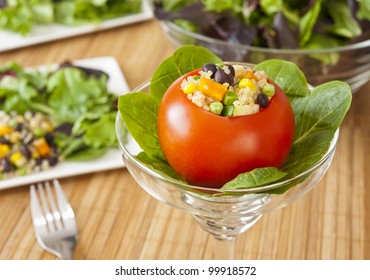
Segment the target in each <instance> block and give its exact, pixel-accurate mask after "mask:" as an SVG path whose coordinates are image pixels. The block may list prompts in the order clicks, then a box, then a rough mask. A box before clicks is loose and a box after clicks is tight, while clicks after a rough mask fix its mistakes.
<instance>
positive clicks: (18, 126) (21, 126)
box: [14, 122, 23, 131]
mask: <svg viewBox="0 0 370 280" xmlns="http://www.w3.org/2000/svg"><path fill="white" fill-rule="evenodd" d="M22 129H23V123H19V122H17V124H16V125H15V128H14V130H16V131H22Z"/></svg>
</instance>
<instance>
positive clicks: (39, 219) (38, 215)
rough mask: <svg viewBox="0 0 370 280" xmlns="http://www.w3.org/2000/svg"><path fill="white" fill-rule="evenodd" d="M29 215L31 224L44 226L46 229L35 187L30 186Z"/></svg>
mask: <svg viewBox="0 0 370 280" xmlns="http://www.w3.org/2000/svg"><path fill="white" fill-rule="evenodd" d="M31 213H32V217H33V223H34V224H35V225H38V226H45V229H46V219H45V217H44V212H43V211H42V209H41V206H40V203H39V199H38V198H37V194H36V187H35V185H31Z"/></svg>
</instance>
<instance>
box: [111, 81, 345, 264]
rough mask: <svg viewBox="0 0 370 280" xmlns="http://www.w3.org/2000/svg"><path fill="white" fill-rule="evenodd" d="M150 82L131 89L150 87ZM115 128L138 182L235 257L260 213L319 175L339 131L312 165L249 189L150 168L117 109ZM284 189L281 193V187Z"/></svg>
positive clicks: (219, 253)
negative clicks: (197, 182)
mask: <svg viewBox="0 0 370 280" xmlns="http://www.w3.org/2000/svg"><path fill="white" fill-rule="evenodd" d="M149 86H150V82H146V83H144V84H142V85H141V86H139V87H138V88H137V89H135V91H138V92H149ZM116 133H117V137H118V141H119V148H120V150H121V152H122V158H123V160H124V162H125V165H126V167H127V169H128V170H129V172H130V173H131V175H132V176H133V177H134V179H135V180H136V181H137V183H138V184H139V185H140V186H141V187H142V188H143V189H144V190H145V191H146V192H148V193H149V194H150V195H152V196H153V197H154V198H156V199H158V200H159V201H162V202H164V203H166V204H168V205H171V206H173V207H175V208H177V209H180V210H182V211H185V212H187V213H189V214H190V215H191V216H192V217H193V218H194V219H195V221H196V222H197V223H198V224H199V225H200V226H201V227H202V228H203V229H204V230H206V231H207V232H209V233H210V234H212V235H213V236H214V240H215V244H214V258H215V259H233V258H234V243H235V238H236V237H237V236H238V235H240V234H242V233H243V232H246V231H247V230H248V229H249V228H251V227H252V226H253V225H254V224H255V223H256V222H257V221H258V220H259V219H260V218H261V216H262V215H264V214H266V213H268V212H270V211H274V210H278V209H279V208H282V207H284V206H286V205H288V204H290V203H292V202H294V201H295V200H297V199H299V198H300V197H302V196H303V195H305V194H306V193H307V192H309V191H310V190H311V189H312V188H313V187H314V186H315V185H316V184H317V182H318V181H319V180H320V179H321V178H322V176H323V175H324V174H325V172H326V171H327V169H328V168H329V166H330V163H331V161H332V159H333V156H334V153H335V147H336V143H337V140H338V137H339V130H337V131H336V133H335V134H334V137H333V139H332V141H331V144H330V147H329V149H328V151H327V153H326V154H325V155H324V156H323V157H322V158H321V160H319V161H318V162H317V163H316V164H314V165H313V166H312V167H311V168H309V169H307V170H305V171H304V172H301V173H300V174H299V175H297V176H295V177H293V178H290V179H288V180H285V181H281V182H279V183H274V184H268V185H263V186H259V187H254V188H248V189H237V190H227V191H225V190H220V189H211V188H204V187H199V186H193V185H188V184H186V183H183V182H181V181H177V180H175V179H172V178H169V177H168V176H166V175H164V174H162V173H161V172H158V171H156V170H154V169H153V168H151V167H149V166H148V165H146V164H145V163H144V162H142V161H140V160H139V159H138V158H137V157H136V155H137V154H138V153H139V152H140V151H141V148H140V147H139V145H138V144H137V142H136V140H135V139H134V138H133V137H132V135H131V134H130V133H129V131H128V129H127V127H126V124H125V123H124V121H123V120H122V118H121V115H120V113H118V114H117V118H116ZM285 188H286V189H288V190H287V191H284V192H282V191H281V190H282V189H285Z"/></svg>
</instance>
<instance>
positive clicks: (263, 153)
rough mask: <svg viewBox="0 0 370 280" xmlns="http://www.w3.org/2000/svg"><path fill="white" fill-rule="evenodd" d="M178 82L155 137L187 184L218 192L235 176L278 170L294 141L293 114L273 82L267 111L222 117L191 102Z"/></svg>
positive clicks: (167, 98) (167, 99)
mask: <svg viewBox="0 0 370 280" xmlns="http://www.w3.org/2000/svg"><path fill="white" fill-rule="evenodd" d="M198 72H199V70H196V71H193V72H191V73H188V74H186V75H184V76H182V77H180V78H179V79H177V80H176V81H175V82H174V83H173V84H172V85H171V86H170V87H169V88H168V90H167V91H166V92H165V94H164V96H163V98H162V100H161V103H160V106H159V110H158V138H159V143H160V146H161V148H162V150H163V153H164V155H165V157H166V159H167V161H168V163H169V164H170V166H171V167H172V168H173V169H174V170H175V171H176V172H177V173H178V174H179V175H180V176H181V177H182V178H183V179H184V180H186V181H187V182H188V183H190V184H193V185H197V186H203V187H213V188H220V187H222V186H223V185H224V184H225V183H226V182H228V181H230V180H232V179H233V178H235V177H236V176H237V175H238V174H240V173H244V172H248V171H251V170H253V169H255V168H258V167H269V166H274V167H277V168H279V167H281V165H282V164H283V163H284V161H285V160H286V158H287V156H288V154H289V151H290V149H291V146H292V142H293V134H294V127H295V122H294V114H293V110H292V107H291V105H290V102H289V100H288V98H287V97H286V95H285V93H284V92H283V91H282V90H281V89H280V88H279V87H278V86H277V85H276V84H275V83H273V82H271V83H272V84H273V85H274V86H275V95H274V96H273V97H272V99H271V100H270V104H269V106H268V107H267V108H265V109H263V110H261V111H260V112H258V113H256V114H252V115H246V116H236V117H223V116H218V115H215V114H212V113H210V112H207V111H205V110H203V109H202V108H200V107H198V106H196V105H195V104H193V103H192V102H191V101H190V100H188V99H187V97H186V94H185V93H184V92H183V91H182V89H181V86H180V85H181V81H182V80H183V79H184V78H186V77H187V76H189V75H196V74H198Z"/></svg>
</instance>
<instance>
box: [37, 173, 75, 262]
mask: <svg viewBox="0 0 370 280" xmlns="http://www.w3.org/2000/svg"><path fill="white" fill-rule="evenodd" d="M53 185H54V194H53V191H52V189H53V188H52V187H51V184H50V183H49V182H44V183H38V184H37V186H35V185H31V187H30V190H31V213H32V220H33V226H34V229H35V233H36V238H37V241H38V242H39V244H40V245H41V247H42V248H44V249H45V250H46V251H48V252H50V253H52V254H54V255H56V256H57V257H58V258H61V259H64V260H71V259H73V251H74V247H75V245H76V242H77V224H76V220H75V215H74V213H73V209H72V207H71V205H70V204H69V202H68V200H67V198H66V196H65V194H64V192H63V190H62V188H61V186H60V183H59V181H58V180H56V179H55V180H53ZM55 198H56V200H57V202H55Z"/></svg>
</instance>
